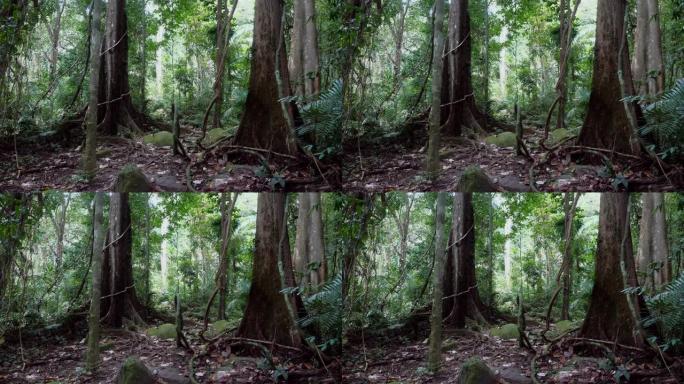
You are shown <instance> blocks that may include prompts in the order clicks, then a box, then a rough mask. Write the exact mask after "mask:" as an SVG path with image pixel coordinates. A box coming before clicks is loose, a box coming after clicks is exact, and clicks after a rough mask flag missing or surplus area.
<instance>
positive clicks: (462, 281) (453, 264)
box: [443, 193, 487, 328]
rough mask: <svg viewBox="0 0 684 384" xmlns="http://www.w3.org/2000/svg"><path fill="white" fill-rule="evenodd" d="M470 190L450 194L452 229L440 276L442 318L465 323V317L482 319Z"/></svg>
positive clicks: (456, 322)
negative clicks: (443, 297)
mask: <svg viewBox="0 0 684 384" xmlns="http://www.w3.org/2000/svg"><path fill="white" fill-rule="evenodd" d="M472 198H473V197H472V194H471V193H456V194H455V195H454V212H453V219H452V220H453V221H452V229H451V233H450V236H449V246H448V248H447V261H446V268H445V271H446V272H445V275H444V279H443V289H444V296H445V297H448V298H449V299H448V300H446V301H445V303H444V315H445V320H444V321H445V322H446V323H448V324H451V325H454V326H456V327H458V328H463V327H465V323H466V318H470V319H472V320H475V321H477V322H479V323H486V322H487V321H486V319H485V318H484V316H483V315H482V312H481V311H482V310H483V309H484V308H485V307H484V304H482V300H481V299H480V293H479V289H478V283H477V278H476V275H475V219H474V214H473V203H472Z"/></svg>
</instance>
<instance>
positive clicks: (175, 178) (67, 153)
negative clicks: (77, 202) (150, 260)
mask: <svg viewBox="0 0 684 384" xmlns="http://www.w3.org/2000/svg"><path fill="white" fill-rule="evenodd" d="M184 131H185V133H184V134H183V139H182V142H183V145H184V147H185V149H186V150H187V152H188V157H187V158H186V157H184V156H182V155H174V154H173V151H172V149H171V148H170V147H155V146H153V145H150V144H144V143H143V142H142V139H124V138H105V139H103V140H102V141H101V142H100V143H99V145H98V148H97V153H98V172H97V176H96V177H95V179H94V180H93V181H92V182H90V183H89V182H86V181H85V180H84V179H83V177H81V176H80V170H81V158H82V156H81V153H82V147H81V146H80V145H78V144H77V143H70V144H69V143H64V142H55V143H50V144H37V143H23V144H21V145H18V146H17V151H16V152H15V150H14V147H13V146H7V145H5V146H2V147H0V165H2V166H1V167H0V190H3V191H7V192H27V191H36V190H47V189H56V190H62V191H92V190H99V191H102V190H105V191H109V190H112V188H113V186H114V184H115V181H116V177H117V175H118V173H119V171H120V170H121V169H122V168H123V167H124V166H125V165H127V164H134V165H136V166H138V167H139V168H140V169H141V170H142V171H143V173H144V174H145V175H146V176H147V177H148V179H150V181H151V182H152V184H153V186H154V188H155V189H156V190H157V191H160V192H184V191H192V190H197V191H217V192H221V191H251V192H259V191H273V190H284V191H293V192H295V191H329V190H335V189H336V188H337V185H338V184H339V172H338V167H337V166H335V165H334V162H333V161H328V162H327V163H326V164H324V163H323V162H321V161H319V162H318V167H319V168H320V169H321V170H320V171H319V170H318V168H317V167H315V166H314V165H313V164H311V162H310V161H309V160H308V158H306V156H304V155H302V156H298V157H295V158H290V157H283V156H279V155H269V154H268V153H266V152H260V151H254V150H249V149H246V148H236V147H231V146H230V145H228V144H227V143H226V144H219V145H218V146H217V147H216V148H213V149H212V150H209V151H205V150H203V149H201V148H199V147H197V146H196V145H195V142H196V140H197V139H198V137H199V136H200V132H199V130H198V129H195V128H192V127H185V129H184ZM17 164H18V167H17ZM331 164H333V165H331ZM321 172H323V173H324V175H325V178H324V177H322V176H321ZM188 184H192V187H189V186H188ZM338 189H339V188H338Z"/></svg>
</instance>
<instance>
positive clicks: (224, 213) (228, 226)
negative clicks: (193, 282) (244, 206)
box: [217, 192, 238, 320]
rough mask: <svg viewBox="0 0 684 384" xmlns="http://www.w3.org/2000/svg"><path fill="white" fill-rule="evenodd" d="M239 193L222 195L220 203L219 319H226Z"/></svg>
mask: <svg viewBox="0 0 684 384" xmlns="http://www.w3.org/2000/svg"><path fill="white" fill-rule="evenodd" d="M237 198H238V193H237V192H236V193H233V194H229V195H226V194H222V195H221V201H220V207H219V209H220V211H221V252H220V253H219V270H218V276H217V280H218V295H219V301H218V319H219V320H225V319H226V298H227V297H228V262H229V261H228V248H229V247H230V239H231V237H232V235H233V210H234V209H235V203H236V202H237Z"/></svg>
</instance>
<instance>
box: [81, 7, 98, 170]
mask: <svg viewBox="0 0 684 384" xmlns="http://www.w3.org/2000/svg"><path fill="white" fill-rule="evenodd" d="M101 19H102V1H101V0H93V15H92V21H91V24H90V84H89V85H88V92H89V93H88V110H87V111H86V117H85V125H86V142H85V147H84V149H83V171H84V173H85V176H86V178H87V179H89V180H92V179H93V178H94V177H95V174H96V172H97V156H96V148H97V122H98V121H99V120H98V108H99V107H98V101H99V98H98V95H99V92H100V88H99V76H100V57H101V56H100V52H101V51H102V26H101V22H100V20H101Z"/></svg>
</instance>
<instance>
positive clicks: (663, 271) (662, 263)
mask: <svg viewBox="0 0 684 384" xmlns="http://www.w3.org/2000/svg"><path fill="white" fill-rule="evenodd" d="M665 213H666V212H665V194H663V193H654V194H653V260H654V261H655V262H657V263H658V270H657V271H656V273H655V287H656V288H658V289H659V288H662V287H663V286H665V285H666V284H667V283H669V282H670V280H671V279H672V265H671V264H670V260H669V256H670V253H669V249H668V248H669V247H668V242H667V223H666V219H665V218H666V214H665Z"/></svg>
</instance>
